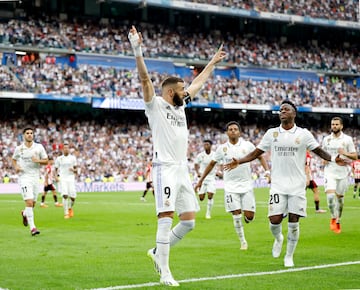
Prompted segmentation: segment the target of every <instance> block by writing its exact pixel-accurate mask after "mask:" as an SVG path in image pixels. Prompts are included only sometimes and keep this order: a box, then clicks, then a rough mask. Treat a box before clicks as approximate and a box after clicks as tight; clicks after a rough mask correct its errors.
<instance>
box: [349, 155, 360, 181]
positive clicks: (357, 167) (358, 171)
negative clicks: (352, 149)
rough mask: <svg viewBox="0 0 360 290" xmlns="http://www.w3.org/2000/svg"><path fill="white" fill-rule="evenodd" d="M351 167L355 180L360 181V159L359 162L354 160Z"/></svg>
mask: <svg viewBox="0 0 360 290" xmlns="http://www.w3.org/2000/svg"><path fill="white" fill-rule="evenodd" d="M351 167H352V170H353V173H354V178H355V179H360V159H358V160H354V161H353V162H352V163H351Z"/></svg>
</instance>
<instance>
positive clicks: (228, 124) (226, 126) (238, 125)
mask: <svg viewBox="0 0 360 290" xmlns="http://www.w3.org/2000/svg"><path fill="white" fill-rule="evenodd" d="M231 125H236V126H237V127H238V128H239V131H241V127H240V124H239V123H238V122H236V121H230V122H228V123H227V124H226V125H225V131H227V130H228V129H229V127H230V126H231Z"/></svg>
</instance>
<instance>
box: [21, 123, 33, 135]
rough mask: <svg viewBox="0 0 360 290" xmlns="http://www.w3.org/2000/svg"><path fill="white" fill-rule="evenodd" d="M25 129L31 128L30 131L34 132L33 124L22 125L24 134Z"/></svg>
mask: <svg viewBox="0 0 360 290" xmlns="http://www.w3.org/2000/svg"><path fill="white" fill-rule="evenodd" d="M27 130H31V131H33V132H34V128H33V126H31V125H26V126H25V127H24V129H23V134H25V132H26V131H27Z"/></svg>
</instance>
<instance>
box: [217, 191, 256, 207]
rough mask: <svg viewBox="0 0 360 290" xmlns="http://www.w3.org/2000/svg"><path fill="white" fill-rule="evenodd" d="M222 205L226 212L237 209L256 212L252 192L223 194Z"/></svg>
mask: <svg viewBox="0 0 360 290" xmlns="http://www.w3.org/2000/svg"><path fill="white" fill-rule="evenodd" d="M224 204H225V210H226V211H227V212H232V211H234V210H237V209H241V210H242V211H252V212H255V211H256V203H255V195H254V191H253V190H249V191H247V192H242V193H234V192H226V191H225V192H224Z"/></svg>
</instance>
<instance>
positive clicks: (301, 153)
mask: <svg viewBox="0 0 360 290" xmlns="http://www.w3.org/2000/svg"><path fill="white" fill-rule="evenodd" d="M296 113H297V109H296V107H295V105H294V104H293V103H292V102H290V101H288V100H285V101H283V102H282V103H281V105H280V113H279V117H280V122H281V124H280V126H279V127H275V128H270V129H268V130H267V131H266V133H265V135H264V136H263V138H262V140H261V141H260V143H259V144H258V146H257V147H256V148H255V149H254V150H253V151H252V152H251V153H249V154H248V155H246V156H245V157H243V158H240V159H234V160H233V161H232V162H230V163H228V164H226V165H225V166H224V169H225V170H231V169H233V168H236V167H237V166H238V165H239V164H242V163H246V162H249V161H252V160H254V159H255V158H258V157H259V156H260V155H261V154H263V153H264V152H265V151H268V150H269V151H271V187H270V196H269V204H268V217H269V221H270V225H269V226H270V231H271V233H272V235H273V236H274V238H275V240H274V244H273V248H272V255H273V257H274V258H278V257H280V255H281V250H282V244H283V241H284V236H283V234H282V225H281V222H282V220H283V217H284V216H285V214H288V233H287V246H286V254H285V257H284V266H285V267H294V260H293V255H294V252H295V249H296V246H297V243H298V240H299V235H300V226H299V218H300V217H306V175H305V166H304V164H305V158H306V150H307V149H308V150H310V151H312V152H314V153H315V154H316V155H318V156H319V157H321V158H322V159H324V160H327V161H329V162H330V161H331V162H335V161H336V162H337V163H338V164H341V165H345V162H344V160H343V159H341V158H340V157H339V156H338V155H337V156H335V155H334V156H331V155H330V154H329V153H328V152H326V151H325V150H323V149H322V148H321V147H320V145H319V143H318V142H317V141H316V140H315V138H314V136H313V135H312V134H311V133H310V131H308V130H307V129H305V128H300V127H298V126H297V125H296V124H295V117H296Z"/></svg>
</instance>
